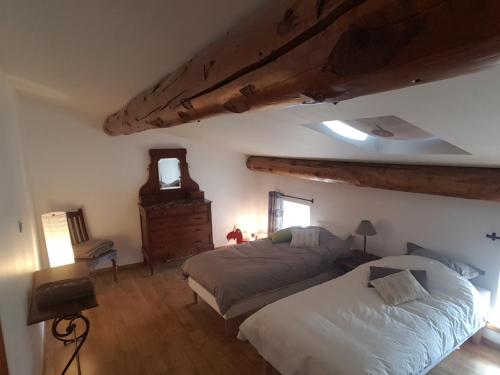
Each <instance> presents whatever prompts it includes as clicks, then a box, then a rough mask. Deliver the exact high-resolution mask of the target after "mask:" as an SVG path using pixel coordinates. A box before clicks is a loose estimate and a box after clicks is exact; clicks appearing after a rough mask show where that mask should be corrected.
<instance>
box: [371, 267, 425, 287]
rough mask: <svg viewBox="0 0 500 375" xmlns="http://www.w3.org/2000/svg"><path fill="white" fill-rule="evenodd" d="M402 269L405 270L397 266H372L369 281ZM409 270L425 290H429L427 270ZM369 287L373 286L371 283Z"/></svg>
mask: <svg viewBox="0 0 500 375" xmlns="http://www.w3.org/2000/svg"><path fill="white" fill-rule="evenodd" d="M401 271H404V270H401V269H397V268H387V267H370V280H369V281H372V280H376V279H380V278H382V277H386V276H389V275H392V274H394V273H398V272H401ZM408 271H410V273H411V274H412V275H413V277H414V278H415V279H417V281H418V282H419V284H420V285H422V287H423V288H424V289H425V290H427V291H429V290H428V289H427V271H425V270H408ZM368 287H369V288H373V286H372V285H371V284H370V283H368Z"/></svg>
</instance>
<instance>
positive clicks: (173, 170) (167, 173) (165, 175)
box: [158, 158, 181, 190]
mask: <svg viewBox="0 0 500 375" xmlns="http://www.w3.org/2000/svg"><path fill="white" fill-rule="evenodd" d="M158 176H159V180H160V181H159V182H160V190H170V189H180V188H181V168H180V161H179V159H177V158H163V159H160V160H159V161H158Z"/></svg>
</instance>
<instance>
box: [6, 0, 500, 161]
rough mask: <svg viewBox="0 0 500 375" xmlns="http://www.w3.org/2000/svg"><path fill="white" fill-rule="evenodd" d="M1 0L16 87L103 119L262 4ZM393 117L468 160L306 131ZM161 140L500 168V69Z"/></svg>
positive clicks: (217, 121)
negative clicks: (395, 151) (385, 149)
mask: <svg viewBox="0 0 500 375" xmlns="http://www.w3.org/2000/svg"><path fill="white" fill-rule="evenodd" d="M0 1H1V9H2V11H1V12H0V68H1V69H2V70H3V71H4V72H6V73H7V74H8V75H10V76H11V82H12V84H13V85H14V86H16V87H17V88H18V89H19V90H21V91H25V92H30V93H31V94H36V95H41V96H44V97H45V98H46V99H50V100H54V101H57V102H58V103H59V104H61V105H63V106H65V107H69V108H73V109H77V110H78V111H81V112H88V113H91V114H94V115H99V116H101V117H102V119H104V117H105V115H107V114H109V113H111V112H113V111H115V110H116V109H118V108H119V107H121V106H122V105H123V104H124V103H125V102H126V101H128V100H129V99H130V98H131V97H133V96H134V95H135V94H137V93H138V92H139V91H141V90H142V89H143V88H145V87H146V86H148V85H149V84H151V83H152V82H154V81H155V80H157V79H158V78H159V77H161V76H162V75H164V74H165V73H166V72H168V71H171V70H173V69H175V68H176V67H177V66H179V65H180V64H181V63H182V62H183V61H185V60H187V59H189V58H190V57H191V56H192V55H193V54H194V53H195V52H196V51H197V50H199V49H201V48H202V47H204V46H205V45H206V44H208V43H209V42H210V41H213V40H215V39H217V37H218V36H220V35H222V34H223V33H224V32H226V31H227V30H228V29H230V28H232V27H234V26H235V25H238V24H239V23H241V22H244V21H245V19H246V18H247V17H248V16H249V15H250V14H252V13H253V12H255V10H256V9H257V8H258V7H260V6H262V5H264V4H265V3H266V0H239V1H230V0H211V1H205V0H182V1H181V0H178V1H156V0H146V1H134V0H128V1H126V0H114V1H100V0H87V1H56V0H46V1H29V0H0ZM387 115H395V116H398V117H400V118H402V119H404V120H406V121H408V122H410V123H412V124H414V125H416V126H418V127H420V128H421V129H423V130H425V131H428V132H429V133H432V134H434V135H435V136H437V137H439V138H442V139H443V140H446V141H447V142H450V143H452V144H454V145H456V146H458V147H460V148H462V149H464V150H466V151H468V152H469V153H471V155H439V156H433V155H384V154H380V153H374V152H368V151H363V150H361V149H359V148H357V147H356V146H354V145H350V144H347V143H344V142H342V141H339V140H336V139H332V138H329V137H326V136H324V135H322V134H321V133H318V132H315V131H313V130H310V129H307V128H305V127H303V126H302V125H303V124H310V123H314V122H319V121H322V120H343V119H344V120H347V119H355V118H363V117H375V116H387ZM101 123H102V122H99V123H96V124H95V126H96V127H100V126H101ZM156 132H157V133H158V134H159V136H161V135H162V134H164V135H165V136H166V137H165V138H167V135H168V134H175V135H177V136H181V137H185V138H189V139H194V140H199V141H201V142H207V143H210V144H212V145H213V146H214V147H227V148H231V149H234V150H237V151H240V152H243V153H246V154H257V155H273V156H289V157H311V158H326V159H346V160H351V159H352V160H370V161H389V162H399V163H401V162H411V163H428V164H453V165H489V166H500V147H499V143H500V68H498V67H497V68H493V69H491V70H487V71H483V72H480V73H476V74H472V75H468V76H463V77H459V78H455V79H451V80H446V81H441V82H437V83H431V84H425V85H421V86H415V87H411V88H407V89H403V90H398V91H392V92H387V93H381V94H376V95H371V96H366V97H362V98H357V99H353V100H350V101H347V102H342V103H339V104H338V105H336V106H334V105H332V104H320V105H306V106H295V107H288V108H280V109H266V110H262V111H258V112H250V113H245V114H239V115H234V114H228V115H224V116H219V117H216V118H211V119H207V120H203V121H202V122H200V123H195V124H187V125H182V126H179V127H175V128H171V129H164V130H161V131H160V130H158V131H156ZM132 137H133V136H132Z"/></svg>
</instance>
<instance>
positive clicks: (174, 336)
mask: <svg viewBox="0 0 500 375" xmlns="http://www.w3.org/2000/svg"><path fill="white" fill-rule="evenodd" d="M119 277H120V280H119V283H118V284H115V283H114V281H113V278H112V274H111V273H107V272H106V273H103V274H99V275H98V278H97V293H98V300H99V305H100V306H99V307H98V308H96V309H93V310H89V311H87V312H86V315H87V316H88V317H89V319H90V321H91V330H90V333H89V336H88V339H87V342H86V343H85V346H84V347H83V349H82V353H81V365H82V372H83V374H84V375H114V374H120V375H127V374H134V375H153V374H155V375H156V374H169V375H173V374H200V375H210V374H221V375H224V374H228V375H229V374H230V375H236V374H238V375H239V374H241V375H245V374H248V375H255V374H261V373H262V363H261V359H260V357H259V356H258V354H257V353H256V352H255V350H254V349H253V348H252V347H251V346H250V345H249V344H248V343H244V342H240V341H239V340H237V339H236V338H226V337H224V336H223V333H224V324H223V321H222V319H221V318H219V316H218V315H217V314H215V313H214V312H213V311H211V310H210V308H209V307H207V306H206V305H195V304H193V295H192V293H191V292H190V289H189V288H188V287H187V286H186V284H185V281H184V280H183V279H182V276H181V274H180V272H179V270H178V269H177V268H175V267H166V266H164V267H163V268H162V267H158V270H157V272H156V274H155V275H154V276H149V273H148V271H147V269H146V267H133V268H127V269H123V270H120V272H119ZM46 332H50V326H47V331H46ZM70 351H71V347H69V346H68V347H64V346H62V344H61V343H59V342H57V341H55V339H53V338H52V336H50V334H47V338H46V353H45V375H55V374H59V373H60V372H61V369H62V368H63V367H64V365H65V361H66V360H67V358H68V357H69V355H70ZM76 373H77V372H76V367H75V366H72V368H71V369H70V371H68V374H69V375H72V374H76ZM431 374H433V375H452V374H453V375H455V374H464V375H492V374H500V352H498V351H496V350H494V349H491V348H489V347H486V346H483V345H480V346H476V345H473V344H465V345H464V346H463V347H462V349H460V350H458V351H456V352H455V353H453V354H452V355H451V356H450V357H448V358H447V359H446V360H445V361H444V362H442V363H441V364H440V365H439V367H437V368H435V369H434V370H433V371H432V372H431Z"/></svg>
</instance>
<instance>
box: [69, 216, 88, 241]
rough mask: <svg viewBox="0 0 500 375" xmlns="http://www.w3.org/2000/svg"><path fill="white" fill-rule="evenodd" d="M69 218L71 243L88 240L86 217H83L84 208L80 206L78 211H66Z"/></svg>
mask: <svg viewBox="0 0 500 375" xmlns="http://www.w3.org/2000/svg"><path fill="white" fill-rule="evenodd" d="M66 218H67V219H68V227H69V233H70V235H71V243H72V244H73V245H76V244H79V243H80V242H83V241H88V239H89V235H88V232H87V226H86V225H85V219H84V218H83V210H82V209H81V208H80V209H78V211H70V212H66Z"/></svg>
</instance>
